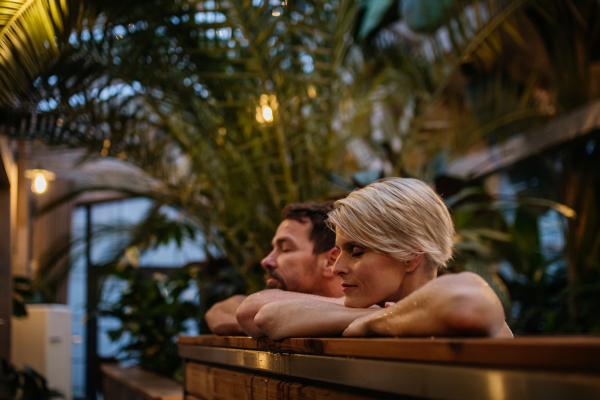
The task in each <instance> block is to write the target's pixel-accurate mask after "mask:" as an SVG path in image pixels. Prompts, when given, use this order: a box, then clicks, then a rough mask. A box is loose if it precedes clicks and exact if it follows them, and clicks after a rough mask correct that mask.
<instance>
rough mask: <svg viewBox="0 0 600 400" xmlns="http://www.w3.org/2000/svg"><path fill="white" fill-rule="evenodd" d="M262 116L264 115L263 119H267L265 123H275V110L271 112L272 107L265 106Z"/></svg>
mask: <svg viewBox="0 0 600 400" xmlns="http://www.w3.org/2000/svg"><path fill="white" fill-rule="evenodd" d="M262 115H263V118H264V119H265V121H267V122H273V110H271V107H269V106H263V108H262Z"/></svg>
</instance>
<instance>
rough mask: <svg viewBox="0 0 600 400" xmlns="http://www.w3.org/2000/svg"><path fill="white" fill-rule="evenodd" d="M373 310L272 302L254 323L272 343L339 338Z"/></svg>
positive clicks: (306, 302)
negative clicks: (281, 340)
mask: <svg viewBox="0 0 600 400" xmlns="http://www.w3.org/2000/svg"><path fill="white" fill-rule="evenodd" d="M374 311H376V310H375V309H364V308H348V307H344V306H343V305H339V304H333V303H330V302H323V301H319V300H314V299H297V300H284V301H276V302H273V303H270V304H267V305H265V306H264V307H262V308H261V309H260V311H259V312H258V314H257V315H256V317H255V318H254V322H255V324H256V326H257V327H258V329H260V330H261V331H262V332H263V333H264V334H265V335H267V336H268V337H269V338H271V339H273V340H280V339H284V338H287V337H307V336H308V337H327V336H340V335H341V334H342V332H343V331H344V329H346V327H347V326H348V325H349V324H350V323H351V322H352V321H354V320H355V319H357V318H360V317H363V316H366V315H369V314H371V313H373V312H374Z"/></svg>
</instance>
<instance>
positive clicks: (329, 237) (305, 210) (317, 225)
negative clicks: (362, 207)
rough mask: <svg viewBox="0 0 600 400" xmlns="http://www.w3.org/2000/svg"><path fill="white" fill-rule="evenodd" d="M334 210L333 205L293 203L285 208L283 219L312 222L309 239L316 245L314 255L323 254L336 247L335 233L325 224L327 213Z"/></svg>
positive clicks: (282, 214)
mask: <svg viewBox="0 0 600 400" xmlns="http://www.w3.org/2000/svg"><path fill="white" fill-rule="evenodd" d="M332 209H333V208H332V203H315V202H307V203H292V204H288V205H287V206H285V207H284V208H283V210H282V211H281V217H282V218H283V219H293V220H296V221H299V222H307V221H310V222H312V230H311V232H310V237H309V239H310V241H311V242H313V243H314V248H313V254H321V253H323V252H325V251H328V250H330V249H331V248H332V247H333V246H335V232H334V231H332V230H331V229H329V227H328V226H327V224H326V223H325V221H327V213H328V212H329V211H331V210H332Z"/></svg>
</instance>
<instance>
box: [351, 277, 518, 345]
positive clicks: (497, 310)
mask: <svg viewBox="0 0 600 400" xmlns="http://www.w3.org/2000/svg"><path fill="white" fill-rule="evenodd" d="M375 335H377V336H487V337H504V338H510V337H512V333H511V332H510V329H508V326H507V325H506V323H505V322H504V310H503V308H502V304H501V303H500V300H499V299H498V297H497V296H496V294H495V293H494V291H493V290H492V289H491V288H490V287H489V285H488V284H487V283H486V282H485V281H484V280H483V279H482V278H481V277H479V276H478V275H475V274H472V273H469V272H463V273H460V274H452V275H444V276H441V277H439V278H436V279H434V280H432V281H431V282H429V283H427V284H426V285H424V286H423V287H421V288H420V289H418V290H416V291H415V292H413V293H411V294H410V295H409V296H407V297H406V298H404V299H402V300H401V301H399V302H397V303H396V304H394V305H391V306H389V307H388V308H385V309H382V310H378V311H376V312H374V313H373V314H371V315H367V316H365V317H361V318H358V319H356V320H355V321H354V322H352V323H351V324H350V326H348V328H347V329H346V330H345V331H344V336H354V337H357V336H359V337H360V336H375Z"/></svg>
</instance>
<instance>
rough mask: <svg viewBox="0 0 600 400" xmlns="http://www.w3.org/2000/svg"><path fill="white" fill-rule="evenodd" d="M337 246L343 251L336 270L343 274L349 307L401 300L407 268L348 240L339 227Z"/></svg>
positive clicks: (339, 274)
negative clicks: (402, 285)
mask: <svg viewBox="0 0 600 400" xmlns="http://www.w3.org/2000/svg"><path fill="white" fill-rule="evenodd" d="M335 247H337V248H338V249H339V250H340V255H339V257H338V259H337V261H336V262H335V265H334V266H333V272H334V273H335V274H336V275H338V276H340V277H341V278H342V290H343V291H344V295H345V296H346V299H345V300H344V305H345V306H346V307H356V308H359V307H360V308H366V307H370V306H372V305H373V304H379V305H380V306H382V307H383V306H384V303H385V302H386V301H394V302H396V301H398V300H400V291H401V284H402V279H403V278H404V274H405V269H404V268H403V267H402V265H401V264H402V263H401V262H400V261H398V260H395V259H393V258H392V257H390V256H386V255H383V254H379V253H375V252H373V251H372V250H370V249H368V248H366V247H364V246H362V245H360V244H359V243H355V242H352V241H349V240H347V239H346V238H345V237H344V233H343V232H341V231H340V230H339V228H336V240H335Z"/></svg>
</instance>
